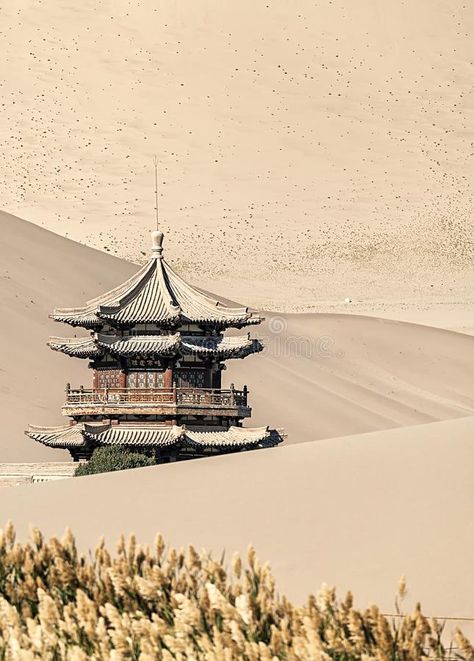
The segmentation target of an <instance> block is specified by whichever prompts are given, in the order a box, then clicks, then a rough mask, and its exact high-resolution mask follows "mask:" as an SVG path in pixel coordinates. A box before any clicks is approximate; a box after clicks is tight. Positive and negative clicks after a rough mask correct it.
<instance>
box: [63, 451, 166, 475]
mask: <svg viewBox="0 0 474 661" xmlns="http://www.w3.org/2000/svg"><path fill="white" fill-rule="evenodd" d="M155 463H156V462H155V460H154V459H153V458H152V457H148V456H147V455H146V454H142V453H140V452H129V451H128V450H126V449H125V448H123V447H117V446H113V447H110V448H96V449H95V450H94V452H93V453H92V457H91V458H90V460H89V461H88V462H87V463H83V464H80V465H79V466H78V467H77V468H76V472H75V476H76V477H77V476H81V475H94V474H96V473H109V472H110V471H123V470H126V469H127V468H140V466H154V465H155Z"/></svg>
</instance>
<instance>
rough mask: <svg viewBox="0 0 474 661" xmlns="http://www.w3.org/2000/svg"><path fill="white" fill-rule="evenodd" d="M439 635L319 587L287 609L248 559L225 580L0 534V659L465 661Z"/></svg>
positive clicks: (10, 532)
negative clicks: (360, 606)
mask: <svg viewBox="0 0 474 661" xmlns="http://www.w3.org/2000/svg"><path fill="white" fill-rule="evenodd" d="M404 589H405V588H404V585H403V584H402V585H401V588H400V594H401V595H403V592H404ZM441 633H442V625H441V624H440V623H439V622H436V621H429V620H428V619H427V618H426V617H425V616H424V615H423V614H422V612H421V609H420V608H419V607H417V608H416V609H415V612H414V613H412V614H411V615H406V616H404V617H402V618H399V619H397V623H393V622H391V621H389V620H388V619H387V618H386V617H384V616H383V615H382V614H381V613H380V611H379V609H378V608H377V607H375V606H372V607H370V608H369V609H368V610H366V611H364V612H361V611H358V610H356V609H355V608H354V607H353V601H352V596H351V595H350V594H348V595H347V596H346V598H345V599H343V600H342V601H341V600H338V599H337V598H336V595H335V592H334V590H333V589H329V588H323V589H322V590H321V591H320V592H319V593H318V594H317V595H316V596H310V597H309V598H308V600H307V602H306V604H305V605H303V606H301V607H298V606H295V605H294V604H292V603H290V602H289V601H288V600H287V599H285V597H280V596H279V595H278V594H277V592H276V589H275V581H274V579H273V576H272V574H271V572H270V570H269V568H268V566H267V565H261V564H260V563H259V562H258V560H257V558H256V556H255V552H254V551H253V549H249V551H248V554H247V562H246V563H243V562H242V560H241V558H240V557H239V556H237V555H236V556H234V557H233V559H232V562H231V567H230V568H229V569H228V570H226V568H225V565H224V564H223V562H222V561H218V560H215V559H213V558H212V557H211V556H210V555H208V554H199V553H197V552H196V551H195V549H194V548H193V547H192V546H190V547H188V548H187V549H186V550H185V551H176V550H174V549H170V550H165V545H164V542H163V539H162V537H161V536H158V537H157V538H156V542H155V545H154V548H153V549H151V550H150V549H147V548H141V547H139V546H138V545H137V543H136V540H135V538H134V537H133V536H131V537H130V538H129V540H128V542H125V540H124V539H122V540H121V541H120V542H119V545H118V548H117V551H116V553H114V554H113V555H112V554H111V553H110V552H109V551H108V550H107V549H106V548H105V545H104V544H103V543H101V544H99V546H98V547H97V549H96V550H95V553H94V556H93V557H89V558H88V557H86V556H83V555H81V554H79V553H78V551H77V548H76V544H75V540H74V537H73V535H72V534H71V533H70V532H67V533H66V535H65V536H64V538H63V539H62V540H61V541H59V540H58V539H55V538H53V539H51V540H50V541H45V540H44V539H43V536H42V535H41V533H40V532H39V531H38V530H33V531H32V533H31V539H30V541H29V542H28V543H19V542H16V541H15V531H14V528H13V526H12V525H11V524H8V525H7V526H6V528H5V530H4V531H3V532H2V533H1V534H0V659H8V660H10V659H11V660H15V661H16V660H17V659H18V660H21V661H23V660H27V659H28V660H29V659H51V660H53V659H70V660H74V661H79V660H82V659H84V660H86V659H114V660H117V661H118V660H121V659H140V660H141V661H149V660H150V661H151V660H152V659H153V660H154V659H164V660H170V659H196V660H198V659H206V660H209V661H217V660H225V661H230V660H233V659H247V660H251V661H253V660H255V661H256V660H260V659H261V660H279V659H288V660H295V659H298V660H300V659H301V660H305V661H306V660H309V661H311V660H318V661H319V660H320V659H321V660H322V659H341V660H349V659H364V660H368V659H377V660H380V661H383V660H387V661H388V660H394V661H395V660H399V659H400V660H406V661H411V660H416V659H423V658H431V659H447V658H452V657H453V656H455V657H456V658H460V659H461V658H462V659H474V649H473V647H472V646H471V645H470V643H469V642H468V641H467V640H466V639H465V638H464V637H463V636H462V635H461V634H460V633H457V634H456V635H457V640H456V645H457V654H454V651H453V650H452V649H451V650H446V649H445V647H443V644H442V642H441Z"/></svg>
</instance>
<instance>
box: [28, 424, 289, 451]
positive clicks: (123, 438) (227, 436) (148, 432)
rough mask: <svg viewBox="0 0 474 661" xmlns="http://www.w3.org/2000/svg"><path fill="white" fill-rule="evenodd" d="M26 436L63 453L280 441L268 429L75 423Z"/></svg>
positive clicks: (258, 444) (246, 445)
mask: <svg viewBox="0 0 474 661" xmlns="http://www.w3.org/2000/svg"><path fill="white" fill-rule="evenodd" d="M25 433H26V435H27V436H29V437H30V438H32V439H33V440H35V441H38V442H39V443H42V444H43V445H47V446H48V447H53V448H61V449H65V450H74V449H79V448H85V447H101V446H109V445H122V446H126V447H136V448H150V449H151V448H167V447H171V446H179V447H180V448H186V447H189V448H192V449H196V448H199V447H201V448H203V449H204V448H221V449H226V448H227V449H230V448H235V449H244V448H252V447H271V446H274V445H277V444H278V443H281V442H282V440H283V438H282V435H281V434H280V432H278V431H277V430H274V429H272V430H270V429H269V428H268V427H258V428H245V427H229V428H228V429H218V430H215V431H214V430H209V429H205V430H200V429H196V428H194V429H189V428H187V427H179V426H177V425H173V426H158V425H151V424H149V425H146V424H144V425H140V426H137V425H135V426H132V425H123V424H121V425H111V424H109V423H106V424H103V423H98V424H90V423H78V424H75V425H67V426H62V427H34V426H30V427H29V429H28V431H26V432H25Z"/></svg>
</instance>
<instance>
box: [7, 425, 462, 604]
mask: <svg viewBox="0 0 474 661" xmlns="http://www.w3.org/2000/svg"><path fill="white" fill-rule="evenodd" d="M473 435H474V418H472V417H471V418H464V419H461V420H451V421H445V422H438V423H433V424H427V425H419V426H417V427H407V428H404V429H395V430H388V431H384V432H376V433H372V434H362V435H355V436H352V437H345V438H337V439H331V440H327V441H321V442H312V443H305V444H298V445H292V446H287V447H281V448H278V449H272V450H262V451H258V452H249V453H242V454H239V455H234V456H231V457H217V458H212V459H206V460H202V461H201V460H197V461H191V462H184V463H181V464H174V465H165V466H159V467H153V468H145V469H138V470H136V471H127V472H125V473H121V474H118V473H115V474H108V475H103V476H94V477H90V478H89V477H88V478H76V479H73V480H67V481H64V482H61V483H50V484H45V485H39V486H33V487H18V488H17V489H9V490H5V491H4V492H2V499H1V501H0V521H6V520H7V519H9V518H10V519H12V520H13V521H15V523H16V525H17V526H18V530H19V532H20V534H21V536H22V537H23V536H25V534H26V533H27V530H28V526H29V524H30V523H32V524H35V525H38V526H40V527H41V529H42V530H43V531H44V532H45V533H46V534H48V535H49V534H57V535H60V534H62V532H63V531H64V529H65V527H66V526H70V527H71V528H72V529H73V530H74V532H75V533H76V534H77V536H78V539H79V543H80V545H81V547H82V548H83V549H86V548H87V547H89V546H93V545H94V544H95V543H96V541H97V540H98V539H99V538H100V537H101V536H102V535H105V537H106V539H107V541H108V542H110V543H113V542H115V540H116V539H117V538H118V535H119V534H120V533H121V532H123V531H125V532H130V531H134V532H135V533H136V534H137V535H138V537H139V539H140V540H141V542H143V543H152V542H153V539H154V535H155V533H156V531H161V532H162V533H163V534H164V535H165V536H166V539H167V542H168V543H169V544H173V545H177V546H181V545H186V544H188V543H193V544H195V545H196V546H197V547H198V548H202V547H205V548H207V549H212V551H213V552H214V553H216V554H219V555H220V553H221V552H222V550H225V551H226V555H227V558H229V557H230V554H231V553H232V551H234V550H236V549H239V550H245V549H246V547H247V545H248V544H249V543H252V544H253V545H255V547H256V548H257V550H258V554H259V556H260V558H262V559H265V560H268V561H269V562H270V563H271V565H272V567H273V569H274V572H275V574H276V577H277V579H278V582H279V587H280V589H281V590H282V591H283V592H285V593H286V594H288V595H289V596H290V597H292V598H294V599H296V600H298V601H300V600H302V599H303V598H304V597H305V596H306V594H307V593H308V592H309V591H313V590H316V589H317V588H318V587H319V586H320V584H321V583H322V582H327V583H329V584H335V585H337V586H338V589H339V590H340V591H343V590H345V589H347V588H351V589H353V590H354V592H355V594H356V595H357V599H358V602H359V603H360V604H361V605H365V604H367V602H369V601H376V602H378V603H379V604H380V605H381V607H382V608H383V609H384V610H386V611H388V612H393V610H392V609H393V597H394V594H395V591H396V587H397V582H398V579H399V578H400V576H401V575H402V574H403V575H405V576H406V578H407V581H408V585H409V588H410V595H413V598H415V597H416V598H417V599H420V600H421V601H422V603H423V605H424V608H425V609H426V612H427V613H428V614H433V615H444V616H473V617H474V602H473V599H472V589H471V588H472V583H473V581H474V567H473V563H472V558H471V557H470V554H469V553H467V552H466V549H469V548H470V547H471V544H472V537H473V534H474V523H473V521H472V517H469V516H466V514H467V513H468V512H470V511H471V510H472V465H473V462H474V444H473V442H472V439H473Z"/></svg>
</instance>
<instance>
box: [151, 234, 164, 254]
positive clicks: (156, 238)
mask: <svg viewBox="0 0 474 661" xmlns="http://www.w3.org/2000/svg"><path fill="white" fill-rule="evenodd" d="M151 253H152V255H153V257H159V258H160V259H161V257H162V253H163V232H160V230H153V232H152V233H151Z"/></svg>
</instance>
